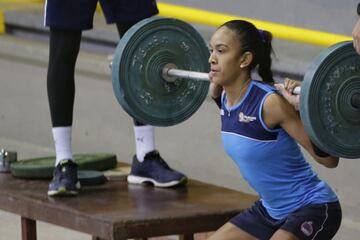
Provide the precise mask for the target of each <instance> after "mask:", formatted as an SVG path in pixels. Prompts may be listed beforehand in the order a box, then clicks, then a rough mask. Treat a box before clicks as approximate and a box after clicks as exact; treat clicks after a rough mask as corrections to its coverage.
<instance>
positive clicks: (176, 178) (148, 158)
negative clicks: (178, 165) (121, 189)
mask: <svg viewBox="0 0 360 240" xmlns="http://www.w3.org/2000/svg"><path fill="white" fill-rule="evenodd" d="M127 181H128V182H129V183H132V184H145V183H151V184H153V185H154V186H155V187H174V186H178V185H182V184H185V183H186V182H187V177H186V176H185V175H184V174H182V173H180V172H178V171H176V170H173V169H171V168H170V167H169V165H167V163H166V162H165V161H164V160H163V159H162V158H161V157H160V154H159V152H158V151H152V152H149V153H147V154H146V155H145V157H144V161H143V162H139V160H138V159H137V158H136V155H135V156H134V158H133V162H132V166H131V172H130V175H129V176H128V177H127Z"/></svg>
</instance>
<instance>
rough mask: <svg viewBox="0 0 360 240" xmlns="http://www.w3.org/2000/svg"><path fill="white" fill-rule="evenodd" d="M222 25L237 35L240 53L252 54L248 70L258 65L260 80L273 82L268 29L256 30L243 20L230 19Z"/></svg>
mask: <svg viewBox="0 0 360 240" xmlns="http://www.w3.org/2000/svg"><path fill="white" fill-rule="evenodd" d="M223 26H224V27H227V28H228V29H230V30H232V31H234V32H235V34H236V35H237V37H238V39H239V41H240V42H241V49H240V53H241V54H244V53H245V52H251V53H252V54H253V56H254V59H253V61H252V63H251V64H250V66H249V69H250V71H251V70H253V69H254V68H255V67H257V66H258V73H259V75H260V77H261V78H262V80H263V81H264V82H267V83H273V82H274V79H273V74H272V71H271V63H272V60H271V53H273V49H272V45H271V41H272V34H271V33H270V32H268V31H263V30H258V29H257V28H256V27H255V26H254V25H253V24H252V23H250V22H247V21H244V20H232V21H229V22H226V23H224V24H223V25H222V26H221V27H223Z"/></svg>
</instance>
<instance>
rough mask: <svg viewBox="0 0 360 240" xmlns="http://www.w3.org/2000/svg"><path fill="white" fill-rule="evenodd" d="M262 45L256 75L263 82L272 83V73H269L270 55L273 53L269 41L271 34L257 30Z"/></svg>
mask: <svg viewBox="0 0 360 240" xmlns="http://www.w3.org/2000/svg"><path fill="white" fill-rule="evenodd" d="M258 31H259V34H260V38H261V40H262V43H263V50H262V57H260V58H259V59H258V60H259V68H258V73H259V75H260V77H261V78H262V79H263V81H264V82H267V83H273V82H274V79H273V73H272V71H271V63H272V59H271V53H272V52H273V49H272V45H271V41H272V34H271V33H270V32H268V31H264V30H258Z"/></svg>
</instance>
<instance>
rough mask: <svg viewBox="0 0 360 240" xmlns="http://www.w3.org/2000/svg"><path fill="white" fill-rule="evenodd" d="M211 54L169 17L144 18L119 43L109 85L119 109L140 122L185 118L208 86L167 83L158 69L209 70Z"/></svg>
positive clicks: (199, 39) (186, 27)
mask: <svg viewBox="0 0 360 240" xmlns="http://www.w3.org/2000/svg"><path fill="white" fill-rule="evenodd" d="M208 59H209V50H208V48H207V45H206V43H205V41H204V40H203V38H202V37H201V35H200V34H199V33H198V32H197V31H196V30H195V29H194V28H193V27H192V26H191V25H189V24H187V23H185V22H183V21H180V20H177V19H171V18H157V17H153V18H148V19H145V20H142V21H141V22H139V23H137V24H135V25H134V26H133V27H131V28H130V29H129V30H128V31H127V33H126V34H125V35H124V37H123V38H122V39H121V40H120V42H119V44H118V46H117V48H116V51H115V54H114V60H113V64H112V83H113V89H114V92H115V95H116V98H117V100H118V102H119V103H120V105H121V106H122V107H123V109H124V110H125V111H126V112H127V113H128V114H129V115H131V116H132V117H133V118H135V119H137V120H138V121H140V122H143V123H147V124H150V125H154V126H171V125H175V124H177V123H180V122H182V121H184V120H186V119H187V118H189V117H190V116H191V115H192V114H193V113H194V112H196V111H197V110H198V108H199V107H200V106H201V104H202V102H203V101H204V99H205V97H206V96H207V93H208V89H209V82H206V81H199V80H184V79H177V80H176V81H175V82H172V83H170V82H167V81H165V80H164V79H163V77H162V69H163V67H164V66H165V65H166V64H168V63H172V64H174V65H175V66H176V67H177V68H178V69H182V70H189V71H197V72H209V67H210V66H209V63H208Z"/></svg>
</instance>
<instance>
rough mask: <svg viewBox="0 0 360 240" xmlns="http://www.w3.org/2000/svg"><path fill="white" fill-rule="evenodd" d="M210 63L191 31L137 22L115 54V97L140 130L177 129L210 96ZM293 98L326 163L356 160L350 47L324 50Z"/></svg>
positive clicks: (359, 82) (358, 141)
mask: <svg viewBox="0 0 360 240" xmlns="http://www.w3.org/2000/svg"><path fill="white" fill-rule="evenodd" d="M209 55H210V54H209V50H208V48H207V44H206V43H205V41H204V40H203V38H202V37H201V35H200V34H199V33H198V32H197V31H196V30H195V29H194V28H193V27H192V26H191V25H190V24H187V23H186V22H183V21H180V20H177V19H172V18H157V17H153V18H148V19H145V20H142V21H140V22H139V23H137V24H135V25H134V26H133V27H131V28H130V29H129V30H128V31H127V33H126V34H125V35H124V37H123V38H122V39H121V40H120V42H119V44H118V46H117V48H116V50H115V54H114V59H113V64H112V68H111V69H112V83H113V89H114V92H115V96H116V98H117V100H118V102H119V103H120V105H121V106H122V108H123V109H124V110H125V111H126V112H127V113H128V114H129V115H130V116H132V117H133V118H135V119H137V120H138V121H140V122H143V123H146V124H150V125H154V126H172V125H175V124H178V123H181V122H183V121H184V120H186V119H188V118H189V117H190V116H191V115H192V114H194V113H195V112H196V111H197V110H198V108H199V107H200V106H201V104H202V103H203V101H204V99H205V98H206V96H207V94H208V90H209V83H210V82H209V76H208V72H209V71H210V66H209V63H208V59H209ZM185 69H186V70H185ZM184 79H186V80H191V81H184ZM295 93H297V94H300V116H301V120H302V122H303V125H304V128H305V131H306V132H307V133H308V135H309V136H310V138H311V139H312V141H313V142H314V143H315V144H316V145H317V146H318V147H319V148H321V149H322V150H323V151H325V152H327V153H329V154H331V155H334V156H339V157H344V158H360V98H359V96H360V57H359V56H358V55H357V54H356V52H355V50H354V48H353V45H352V42H341V43H338V44H335V45H333V46H331V47H329V48H327V49H324V50H323V51H322V52H321V53H320V55H319V56H318V57H317V58H316V59H315V60H314V61H313V62H312V63H311V65H310V67H309V68H308V70H307V71H306V73H305V76H304V79H303V83H302V86H301V91H300V88H298V89H297V90H296V91H295Z"/></svg>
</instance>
